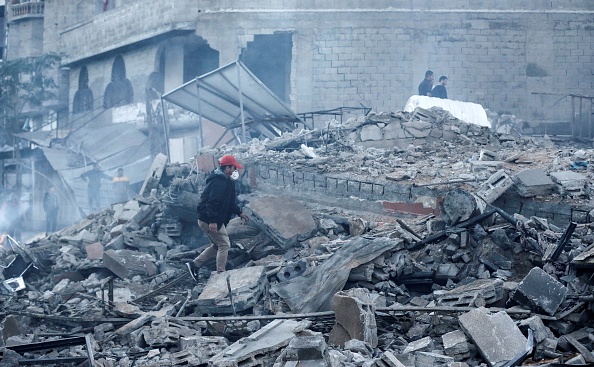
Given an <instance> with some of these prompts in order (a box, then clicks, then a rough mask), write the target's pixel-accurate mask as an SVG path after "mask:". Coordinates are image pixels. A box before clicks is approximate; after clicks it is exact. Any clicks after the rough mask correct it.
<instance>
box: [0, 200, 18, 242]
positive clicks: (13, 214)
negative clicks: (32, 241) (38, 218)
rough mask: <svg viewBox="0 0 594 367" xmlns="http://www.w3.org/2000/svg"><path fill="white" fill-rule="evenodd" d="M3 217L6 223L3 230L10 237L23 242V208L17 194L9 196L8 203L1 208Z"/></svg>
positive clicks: (0, 211)
mask: <svg viewBox="0 0 594 367" xmlns="http://www.w3.org/2000/svg"><path fill="white" fill-rule="evenodd" d="M0 213H1V217H2V218H4V221H6V223H3V224H2V226H3V227H4V228H2V230H3V231H5V232H6V233H7V234H8V235H9V236H10V237H12V238H13V239H14V240H15V241H17V242H20V241H21V224H22V221H23V208H22V207H21V203H20V200H19V195H18V194H17V193H14V192H13V193H11V194H10V195H8V198H7V199H6V201H5V202H4V203H3V204H2V207H1V208H0Z"/></svg>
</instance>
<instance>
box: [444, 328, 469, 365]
mask: <svg viewBox="0 0 594 367" xmlns="http://www.w3.org/2000/svg"><path fill="white" fill-rule="evenodd" d="M441 341H442V343H443V349H444V351H445V353H446V354H447V355H448V356H450V357H453V358H454V360H456V361H460V360H462V359H465V358H468V357H469V356H470V349H469V347H468V339H467V338H466V334H464V332H463V331H462V330H454V331H450V332H449V333H445V334H443V335H442V336H441Z"/></svg>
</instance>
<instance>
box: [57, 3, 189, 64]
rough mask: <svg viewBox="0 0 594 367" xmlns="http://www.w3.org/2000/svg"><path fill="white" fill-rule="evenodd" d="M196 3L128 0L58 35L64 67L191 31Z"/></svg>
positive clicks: (69, 27) (63, 30)
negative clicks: (151, 40)
mask: <svg viewBox="0 0 594 367" xmlns="http://www.w3.org/2000/svg"><path fill="white" fill-rule="evenodd" d="M198 3H199V2H198V1H196V0H129V1H127V2H126V3H125V4H124V5H122V6H120V7H116V8H114V9H111V10H109V11H107V12H104V13H101V14H98V15H95V16H94V17H92V18H90V19H88V20H86V21H83V22H80V23H78V24H74V25H71V26H68V27H67V28H65V29H62V30H61V32H60V41H59V42H60V49H61V50H62V51H63V52H64V53H65V54H66V56H65V57H64V58H63V59H62V62H63V63H64V64H65V65H67V64H69V63H73V62H76V61H80V60H82V59H86V58H88V57H92V56H95V55H99V54H102V53H105V52H110V51H113V50H116V49H118V48H121V47H126V46H130V45H133V44H135V43H140V42H145V41H147V40H149V39H151V38H156V37H159V36H163V35H166V34H170V35H171V34H187V33H192V32H195V29H196V23H197V20H198V14H199V13H198Z"/></svg>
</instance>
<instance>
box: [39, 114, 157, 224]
mask: <svg viewBox="0 0 594 367" xmlns="http://www.w3.org/2000/svg"><path fill="white" fill-rule="evenodd" d="M67 142H68V146H69V147H70V149H66V148H64V147H59V146H58V147H55V148H42V149H43V152H44V154H45V156H46V158H47V160H48V161H49V162H50V164H51V165H52V167H53V168H54V170H56V171H57V172H58V173H59V174H60V176H61V177H62V178H63V180H64V183H65V184H66V185H67V186H68V187H70V188H71V189H72V192H73V193H74V197H75V201H76V204H77V206H78V207H80V208H81V209H83V211H84V212H85V213H88V212H89V209H90V208H89V207H88V196H87V183H86V182H85V181H83V180H82V179H81V178H80V175H81V174H83V173H84V172H86V171H88V170H90V169H91V168H92V165H93V162H98V163H99V164H100V165H101V167H102V168H103V172H104V173H105V174H107V175H108V176H112V177H113V176H115V174H116V171H117V169H118V168H119V167H122V168H123V169H124V174H125V175H126V176H128V177H129V178H130V183H131V184H133V183H138V182H142V181H144V180H145V178H146V175H147V172H148V170H149V168H150V166H151V164H152V158H151V154H150V144H149V140H148V138H147V137H146V136H145V135H144V134H142V133H141V132H140V131H138V130H137V129H136V128H135V127H134V126H132V125H129V124H112V125H107V126H103V127H94V128H82V129H79V130H77V131H76V132H73V133H71V134H70V135H69V136H68V137H67ZM73 147H74V148H73ZM111 188H112V186H111V183H110V182H109V181H104V183H103V185H102V187H101V200H102V202H101V204H102V205H103V206H106V205H107V204H108V203H109V202H111V200H112V197H111Z"/></svg>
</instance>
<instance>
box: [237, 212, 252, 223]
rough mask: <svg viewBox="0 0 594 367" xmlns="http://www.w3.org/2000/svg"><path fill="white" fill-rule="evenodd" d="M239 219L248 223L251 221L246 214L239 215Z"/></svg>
mask: <svg viewBox="0 0 594 367" xmlns="http://www.w3.org/2000/svg"><path fill="white" fill-rule="evenodd" d="M239 217H240V218H241V219H243V220H244V221H245V222H246V223H247V222H249V221H250V217H249V216H248V215H247V214H245V213H241V214H239Z"/></svg>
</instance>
